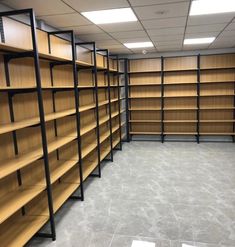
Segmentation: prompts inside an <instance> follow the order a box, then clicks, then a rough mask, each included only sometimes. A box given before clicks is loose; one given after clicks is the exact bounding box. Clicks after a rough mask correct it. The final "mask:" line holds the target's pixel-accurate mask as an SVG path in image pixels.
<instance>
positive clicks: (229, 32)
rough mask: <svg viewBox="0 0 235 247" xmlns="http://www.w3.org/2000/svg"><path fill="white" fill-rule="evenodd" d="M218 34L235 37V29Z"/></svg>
mask: <svg viewBox="0 0 235 247" xmlns="http://www.w3.org/2000/svg"><path fill="white" fill-rule="evenodd" d="M220 36H226V37H232V36H234V37H235V30H231V31H223V32H222V33H221V34H220Z"/></svg>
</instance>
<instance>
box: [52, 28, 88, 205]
mask: <svg viewBox="0 0 235 247" xmlns="http://www.w3.org/2000/svg"><path fill="white" fill-rule="evenodd" d="M60 34H68V35H69V36H70V38H71V41H70V42H71V49H72V61H71V62H70V61H68V62H59V63H57V62H54V63H50V73H51V83H53V71H52V70H53V67H54V66H59V65H66V64H71V65H72V68H73V82H74V88H73V90H74V98H75V102H74V103H75V110H76V114H75V116H76V129H77V138H76V140H77V145H78V158H79V161H78V164H79V178H80V186H79V188H80V196H76V199H80V200H81V201H83V200H84V190H83V171H82V169H83V167H82V152H81V148H82V146H81V134H80V112H79V93H78V74H77V68H76V49H75V37H74V32H73V31H72V30H66V31H53V32H48V48H49V54H50V53H51V43H50V36H51V35H60ZM52 85H53V84H52ZM60 91H61V90H60ZM55 93H56V91H53V108H54V107H55V99H54V94H55ZM54 110H55V108H54ZM54 123H55V134H56V135H57V124H56V120H54ZM58 156H59V152H58V150H57V158H58ZM71 197H72V198H73V197H75V196H71Z"/></svg>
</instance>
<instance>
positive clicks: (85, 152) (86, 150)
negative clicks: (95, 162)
mask: <svg viewBox="0 0 235 247" xmlns="http://www.w3.org/2000/svg"><path fill="white" fill-rule="evenodd" d="M84 145H85V147H82V158H83V159H84V158H85V157H86V156H87V155H88V154H89V153H91V152H92V151H93V150H94V149H95V148H96V147H97V140H96V139H95V140H94V142H92V143H85V144H84Z"/></svg>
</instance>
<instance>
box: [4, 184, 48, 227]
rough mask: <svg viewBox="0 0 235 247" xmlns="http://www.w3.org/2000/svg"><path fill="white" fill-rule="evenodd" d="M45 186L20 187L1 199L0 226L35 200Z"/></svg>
mask: <svg viewBox="0 0 235 247" xmlns="http://www.w3.org/2000/svg"><path fill="white" fill-rule="evenodd" d="M44 189H45V186H32V187H23V186H21V187H19V189H18V190H15V191H12V192H10V193H8V194H7V195H5V196H3V197H1V199H0V224H1V223H3V222H4V221H5V220H6V219H8V218H9V217H10V216H11V215H13V214H14V213H15V212H16V211H18V210H19V209H20V208H22V207H23V206H24V205H25V204H27V203H28V202H29V201H31V200H32V199H33V198H35V197H36V196H37V195H38V194H40V193H41V192H42V191H43V190H44Z"/></svg>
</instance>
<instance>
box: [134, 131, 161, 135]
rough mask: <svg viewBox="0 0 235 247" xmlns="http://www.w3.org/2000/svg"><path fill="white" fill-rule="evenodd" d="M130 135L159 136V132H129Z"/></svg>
mask: <svg viewBox="0 0 235 247" xmlns="http://www.w3.org/2000/svg"><path fill="white" fill-rule="evenodd" d="M130 134H131V135H161V132H145V131H142V132H140V131H138V132H137V131H130Z"/></svg>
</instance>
